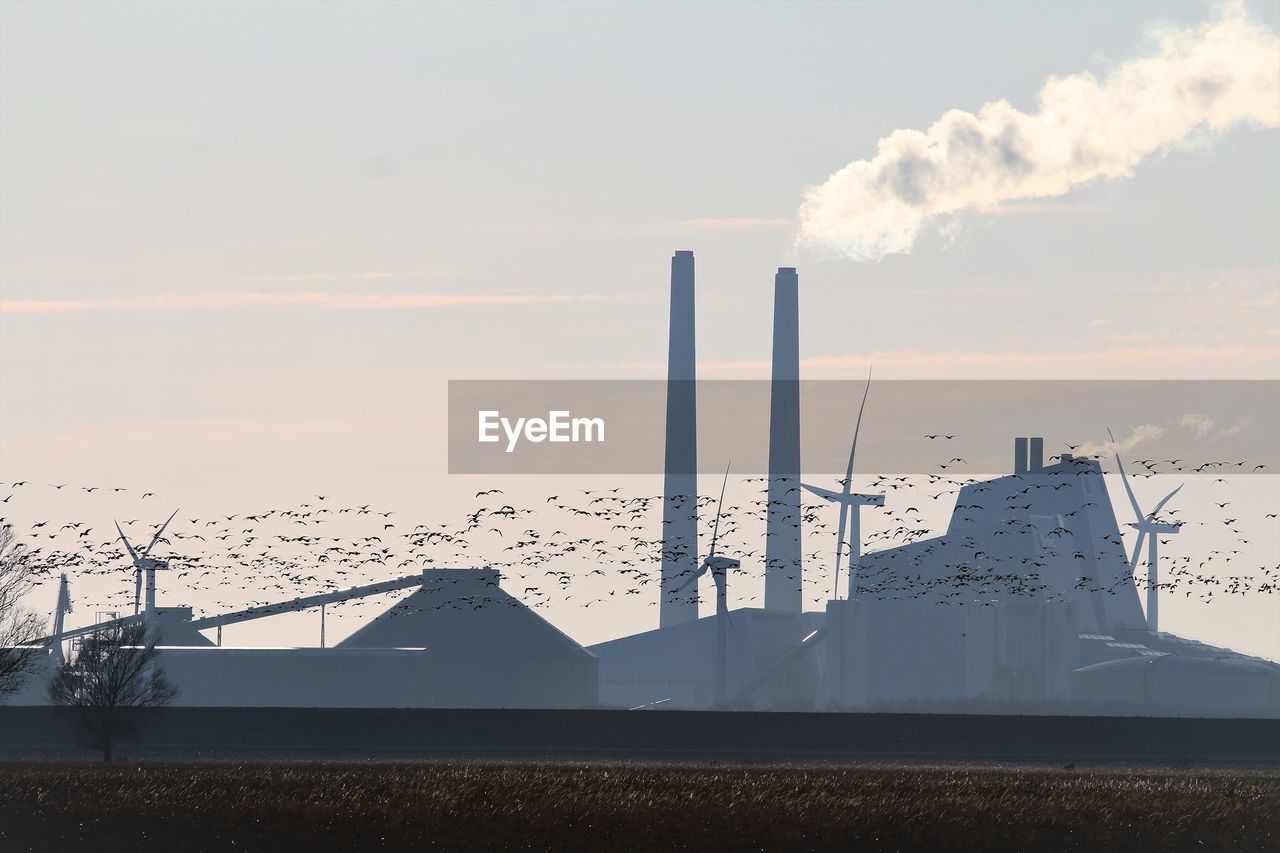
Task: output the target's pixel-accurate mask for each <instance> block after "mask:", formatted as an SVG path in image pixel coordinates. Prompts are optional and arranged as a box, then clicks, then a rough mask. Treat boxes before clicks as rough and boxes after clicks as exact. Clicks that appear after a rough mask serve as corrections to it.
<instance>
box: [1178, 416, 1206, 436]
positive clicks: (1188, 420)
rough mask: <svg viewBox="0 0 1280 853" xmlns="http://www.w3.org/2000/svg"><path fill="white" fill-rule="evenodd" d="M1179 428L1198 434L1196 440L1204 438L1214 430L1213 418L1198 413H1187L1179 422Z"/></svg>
mask: <svg viewBox="0 0 1280 853" xmlns="http://www.w3.org/2000/svg"><path fill="white" fill-rule="evenodd" d="M1178 426H1180V427H1185V428H1186V429H1189V430H1191V431H1192V432H1194V433H1195V434H1196V438H1203V437H1204V436H1206V435H1208V434H1209V431H1210V430H1212V429H1213V418H1211V417H1209V416H1208V415H1202V414H1199V413H1198V412H1187V414H1185V415H1183V416H1182V419H1181V420H1180V421H1178Z"/></svg>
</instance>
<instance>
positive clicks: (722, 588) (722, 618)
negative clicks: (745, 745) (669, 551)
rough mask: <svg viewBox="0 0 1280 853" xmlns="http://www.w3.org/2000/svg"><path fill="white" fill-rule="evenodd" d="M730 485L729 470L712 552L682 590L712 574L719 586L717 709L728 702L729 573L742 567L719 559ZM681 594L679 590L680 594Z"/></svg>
mask: <svg viewBox="0 0 1280 853" xmlns="http://www.w3.org/2000/svg"><path fill="white" fill-rule="evenodd" d="M727 485H729V469H728V467H726V468H725V469H724V483H722V484H721V486H720V504H719V506H717V507H716V521H715V526H714V527H712V531H711V550H710V551H709V552H708V554H707V556H706V558H705V559H703V561H702V564H701V565H700V566H698V569H697V571H695V572H694V573H693V574H692V575H690V576H689V577H688V578H686V579H685V581H684V583H683V584H681V585H680V590H683V589H684V588H685V587H687V586H689V585H690V584H695V583H697V580H698V578H700V577H702V576H703V575H705V574H707V573H708V572H710V573H711V579H712V580H713V581H715V585H716V705H715V706H716V707H717V708H723V707H725V705H726V704H727V702H728V697H729V694H728V683H727V682H728V668H729V667H728V641H729V637H728V627H729V624H728V623H729V589H728V585H729V571H730V570H731V569H736V568H738V567H739V566H741V565H742V562H741V561H740V560H735V559H733V558H732V557H718V556H716V540H717V539H718V538H719V536H720V513H721V512H722V511H723V510H724V490H725V486H727ZM680 590H677V592H679V591H680Z"/></svg>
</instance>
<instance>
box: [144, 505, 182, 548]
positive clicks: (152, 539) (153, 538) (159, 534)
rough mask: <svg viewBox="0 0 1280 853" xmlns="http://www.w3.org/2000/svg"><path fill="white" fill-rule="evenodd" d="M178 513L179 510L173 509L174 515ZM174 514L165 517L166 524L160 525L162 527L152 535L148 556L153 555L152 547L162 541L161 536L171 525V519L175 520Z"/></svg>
mask: <svg viewBox="0 0 1280 853" xmlns="http://www.w3.org/2000/svg"><path fill="white" fill-rule="evenodd" d="M177 514H178V511H177V510H176V509H175V510H174V511H173V515H177ZM173 515H171V516H169V517H168V518H167V519H165V522H164V524H162V525H160V529H159V530H157V531H156V535H155V536H152V537H151V544H150V545H148V546H147V556H148V557H150V556H151V549H152V548H154V547H155V546H156V542H158V541H160V537H161V536H163V535H164V529H165V528H166V527H168V526H169V522H170V521H173Z"/></svg>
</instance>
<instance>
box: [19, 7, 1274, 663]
mask: <svg viewBox="0 0 1280 853" xmlns="http://www.w3.org/2000/svg"><path fill="white" fill-rule="evenodd" d="M1245 8H1247V10H1248V13H1249V15H1251V16H1252V18H1253V19H1254V20H1255V21H1257V22H1259V23H1260V25H1262V26H1265V27H1269V28H1271V29H1272V30H1274V29H1276V28H1277V27H1280V4H1277V3H1275V2H1268V3H1259V2H1252V3H1249V4H1247V5H1246V7H1245ZM1215 9H1216V7H1215V6H1213V5H1211V4H1207V3H1203V2H1172V3H1171V2H1161V3H1155V2H1128V3H1123V4H1116V3H1109V2H1078V3H1070V4H1066V3H1062V4H1049V3H1015V2H1009V3H995V2H991V3H977V4H963V5H961V4H951V3H924V2H910V3H877V2H863V3H848V4H835V3H753V4H740V5H732V6H731V5H728V4H719V3H681V4H675V3H662V4H639V3H601V4H587V3H568V4H552V3H533V4H503V3H482V4H449V3H416V4H411V3H361V4H355V3H341V2H333V3H324V4H312V3H287V2H277V3H270V4H250V3H182V2H171V3H164V4H158V3H116V2H95V3H83V4H75V3H24V2H17V0H9V2H6V3H4V4H3V5H0V23H2V26H0V481H3V482H5V483H11V482H13V481H17V480H23V479H26V480H30V481H31V482H32V483H33V484H35V486H39V489H36V488H35V487H34V486H33V487H32V490H31V491H28V492H23V493H22V494H21V496H20V498H15V499H14V501H12V502H10V503H7V504H5V512H4V514H5V515H6V516H7V517H8V518H10V519H11V520H12V522H13V523H14V524H15V525H17V526H18V527H19V529H21V527H22V526H24V525H26V524H29V523H30V522H31V521H32V520H34V519H37V518H44V517H53V518H58V519H64V518H65V519H75V518H81V517H83V518H85V519H87V520H89V521H91V522H92V523H93V526H94V527H96V528H98V529H99V530H105V529H106V528H108V527H109V526H110V522H111V519H112V518H115V517H121V518H134V517H138V516H140V515H143V514H146V517H147V518H148V519H149V518H151V517H152V516H155V518H154V521H155V522H158V521H159V520H161V519H162V518H163V516H165V515H167V514H168V511H171V510H170V509H169V508H171V507H177V506H182V507H183V508H184V514H187V513H190V514H191V515H193V516H204V515H208V516H212V515H229V514H233V513H242V512H250V511H253V510H254V509H260V508H265V507H270V506H285V505H289V506H296V505H297V504H298V503H300V502H305V501H308V500H310V499H312V498H313V496H314V495H316V494H326V495H333V496H334V500H341V501H346V502H348V503H351V504H366V503H373V504H376V505H378V506H380V507H385V508H386V509H387V510H389V511H390V510H394V511H396V512H398V513H400V514H401V515H402V516H403V517H405V518H411V519H414V520H416V519H423V520H426V521H432V522H434V521H436V520H443V519H456V518H458V517H459V515H460V514H461V513H462V509H461V508H462V507H463V506H464V505H468V502H472V495H473V494H474V493H475V492H476V491H478V490H480V489H482V488H489V487H495V486H496V487H501V488H504V489H505V490H507V491H508V492H509V493H510V494H512V495H515V494H523V495H525V496H527V497H528V498H529V499H530V500H531V501H536V500H537V498H538V496H541V495H547V494H554V493H558V492H559V491H561V490H567V489H572V488H576V487H577V486H578V485H579V484H576V483H571V482H566V481H565V479H564V478H545V479H541V480H536V481H533V480H530V479H528V478H524V479H521V478H519V477H513V478H511V479H510V481H509V482H507V481H504V482H499V483H494V482H491V481H489V480H487V479H485V480H483V481H481V480H478V479H477V478H470V477H450V476H449V475H448V474H447V471H446V446H445V433H444V426H445V422H446V416H445V409H444V406H445V389H446V383H447V381H448V380H450V379H550V378H554V379H573V378H605V379H612V378H617V379H629V378H659V377H661V376H662V375H663V374H664V372H665V356H666V345H667V342H666V309H667V284H668V282H667V276H668V271H669V262H670V257H671V253H672V251H674V250H676V249H692V250H694V251H695V252H696V256H697V265H698V310H699V319H698V345H699V364H700V370H701V375H703V376H706V377H708V378H711V377H715V378H760V377H763V376H767V375H768V359H769V352H770V328H771V313H770V312H771V294H772V282H773V273H774V270H775V269H776V268H777V267H778V266H780V265H786V266H796V267H797V268H798V270H799V275H800V283H801V317H800V323H801V333H802V339H801V357H802V371H803V372H802V375H803V376H804V377H806V378H839V379H849V378H858V377H861V376H864V375H865V372H866V370H867V368H868V367H870V366H874V368H875V371H876V376H877V377H878V378H883V379H886V380H888V379H907V378H911V379H918V378H948V379H972V378H983V379H992V378H995V379H999V378H1021V379H1046V380H1048V379H1080V378H1089V379H1108V378H1142V379H1242V378H1250V379H1259V378H1260V379H1273V380H1274V379H1280V159H1278V158H1277V157H1276V155H1275V151H1276V150H1277V142H1278V141H1280V139H1278V137H1277V131H1276V130H1275V128H1274V127H1270V128H1267V127H1257V126H1249V125H1248V124H1241V125H1238V126H1233V127H1231V128H1228V129H1226V130H1224V131H1223V132H1221V133H1194V134H1192V135H1190V136H1189V137H1187V138H1185V139H1181V140H1179V141H1178V142H1177V144H1173V145H1169V146H1166V147H1162V148H1161V149H1160V150H1158V151H1157V152H1155V153H1154V154H1152V155H1151V156H1149V157H1147V158H1145V159H1144V160H1143V161H1142V162H1141V163H1140V164H1139V165H1138V166H1137V167H1136V168H1134V169H1133V170H1132V175H1131V176H1129V177H1120V178H1101V179H1097V180H1093V181H1088V182H1084V183H1082V184H1080V185H1078V186H1074V187H1073V188H1071V189H1070V190H1069V191H1067V192H1066V193H1064V194H1062V195H1059V196H1056V197H1052V198H1044V199H1035V200H1030V201H1025V202H1020V203H1017V204H1009V205H1004V206H1001V207H999V208H995V209H988V210H983V211H972V212H966V213H962V214H961V215H959V216H958V217H956V218H955V219H953V220H951V221H949V222H948V223H947V227H945V228H942V229H933V230H929V231H926V233H924V234H922V235H921V236H920V238H919V239H918V240H917V241H916V242H915V243H914V246H913V248H912V251H910V252H909V253H898V254H889V255H886V256H884V257H882V258H880V259H879V260H873V261H863V262H859V261H856V260H854V259H852V258H849V257H845V256H843V255H841V254H840V253H838V252H834V253H833V252H831V251H823V250H822V249H821V248H814V247H810V246H801V247H799V248H798V247H797V245H798V244H797V239H796V238H797V233H798V227H799V219H798V214H797V211H798V210H799V209H800V207H801V204H802V201H803V199H804V197H805V192H806V190H809V189H811V188H813V187H817V186H820V185H822V184H823V182H824V181H826V180H827V179H828V177H829V176H831V175H832V174H833V173H835V172H837V171H838V170H840V169H842V168H843V167H845V166H846V165H848V164H849V163H851V162H854V161H857V160H861V159H866V158H870V157H872V156H874V155H875V154H876V151H877V143H878V141H879V140H881V139H883V138H884V137H886V136H888V135H889V134H891V133H892V132H893V131H895V130H898V129H924V128H928V127H929V126H930V125H932V124H933V123H934V122H935V121H937V120H938V119H939V117H940V116H943V115H944V114H946V113H947V111H948V110H953V109H958V110H965V111H970V112H974V111H977V110H979V109H980V108H981V107H982V105H983V104H986V103H988V102H991V101H996V100H1000V99H1005V100H1007V101H1008V102H1009V103H1010V104H1011V105H1013V106H1014V107H1016V108H1018V109H1020V110H1023V111H1026V112H1033V111H1034V110H1035V108H1036V97H1037V93H1038V92H1039V91H1040V90H1041V87H1042V86H1043V85H1044V83H1045V81H1046V80H1047V79H1049V78H1050V77H1054V76H1058V77H1061V76H1065V75H1072V74H1078V73H1081V72H1092V73H1093V74H1095V75H1097V76H1098V77H1105V76H1106V75H1107V74H1108V73H1109V72H1110V71H1112V70H1114V69H1116V68H1117V67H1119V66H1120V65H1122V64H1123V63H1124V62H1125V61H1126V60H1127V59H1129V58H1131V57H1133V56H1135V55H1141V54H1142V53H1143V52H1144V51H1145V50H1147V49H1148V47H1149V46H1146V43H1145V42H1144V33H1147V32H1150V31H1151V28H1152V27H1158V26H1166V27H1167V26H1175V27H1176V26H1182V27H1187V26H1194V25H1196V24H1197V23H1198V22H1201V21H1205V20H1209V19H1211V18H1213V16H1214V15H1215V14H1216V12H1215ZM1277 74H1280V70H1278V71H1277ZM1104 431H1105V427H1104V425H1099V429H1098V434H1097V435H1090V436H1076V435H1072V436H1056V435H1054V434H1053V425H1052V424H1046V425H1045V426H1044V428H1043V432H1044V434H1045V435H1046V440H1047V442H1048V443H1049V444H1050V445H1051V446H1057V445H1058V444H1059V443H1061V442H1064V441H1071V442H1072V443H1074V442H1075V441H1078V440H1101V439H1102V438H1103V437H1104V436H1103V433H1104ZM993 473H1000V472H993ZM54 483H73V484H86V485H93V484H100V485H104V486H120V487H125V488H127V489H129V491H127V492H123V493H111V494H103V493H101V492H98V493H92V494H82V495H71V494H68V492H67V491H66V490H52V489H51V488H50V487H49V486H48V484H54ZM610 485H613V484H612V483H610ZM626 485H628V486H629V487H630V488H633V489H635V490H636V491H637V493H641V494H646V493H654V492H656V491H657V490H658V489H659V488H660V486H659V484H658V478H657V477H653V478H648V479H644V478H638V479H635V480H634V481H631V482H628V483H627V484H626ZM712 485H714V484H709V483H708V484H704V489H706V490H711V487H712ZM1163 485H1164V484H1163V483H1157V482H1152V483H1150V484H1143V487H1144V488H1148V490H1149V491H1150V493H1151V494H1152V495H1154V496H1157V497H1158V495H1157V494H1156V493H1157V492H1158V493H1159V494H1163V493H1165V492H1167V491H1168V489H1163V491H1161V487H1162V486H1163ZM1172 485H1176V483H1175V484H1172ZM1172 485H1169V488H1172ZM581 487H582V488H593V487H594V486H593V485H592V484H587V485H584V486H581ZM3 488H4V487H0V491H2V490H3ZM1231 488H1232V489H1233V491H1234V493H1235V494H1237V495H1240V496H1243V497H1242V498H1240V502H1241V503H1245V502H1247V503H1248V505H1249V506H1250V507H1254V508H1255V509H1254V514H1255V515H1257V516H1258V517H1259V519H1262V517H1263V515H1264V514H1265V512H1272V511H1274V510H1275V509H1276V508H1277V506H1280V483H1278V482H1277V477H1275V476H1256V477H1252V478H1247V481H1246V480H1245V478H1241V482H1240V483H1233V484H1232V487H1231ZM146 491H153V492H155V493H157V496H156V497H155V498H152V499H149V500H148V501H147V502H146V503H145V504H144V503H142V501H141V498H140V494H141V493H143V492H146ZM1186 491H1187V494H1186V496H1185V499H1186V501H1187V506H1188V509H1189V511H1192V512H1194V511H1195V509H1196V508H1203V509H1204V510H1205V512H1206V516H1205V517H1206V518H1207V517H1208V516H1207V512H1208V510H1209V509H1210V508H1211V507H1212V503H1211V501H1210V498H1212V497H1214V495H1213V494H1211V490H1209V489H1208V485H1207V484H1204V483H1199V482H1198V481H1197V483H1193V485H1191V486H1189V487H1188V489H1187V490H1186ZM1193 493H1194V494H1193ZM1219 497H1220V495H1219ZM1246 499H1247V501H1246ZM161 501H162V502H163V507H164V508H163V509H160V508H157V506H156V503H157V502H161ZM945 518H946V515H945V513H942V514H941V515H938V516H937V518H936V519H935V524H937V525H941V524H943V523H944V522H945ZM1122 520H1123V519H1122ZM1255 528H1256V529H1251V532H1252V534H1253V535H1252V537H1251V538H1252V540H1253V541H1252V543H1251V544H1252V548H1253V549H1255V550H1254V551H1253V553H1252V554H1251V555H1250V556H1252V557H1254V558H1255V559H1254V561H1253V562H1254V563H1257V564H1263V565H1277V564H1280V535H1278V534H1277V530H1276V527H1275V523H1274V520H1272V522H1271V526H1267V524H1266V523H1264V521H1262V520H1259V521H1258V522H1257V524H1256V525H1255ZM1183 538H1184V539H1185V540H1188V544H1187V545H1185V546H1183V547H1184V548H1186V549H1187V550H1186V551H1185V554H1186V555H1191V554H1197V553H1200V552H1201V551H1205V550H1208V549H1211V548H1212V547H1213V544H1212V538H1211V537H1209V536H1208V535H1207V534H1206V535H1205V536H1204V537H1201V541H1199V542H1198V543H1197V542H1192V541H1191V540H1193V539H1195V537H1193V536H1184V537H1183ZM1170 547H1171V548H1174V549H1175V550H1173V551H1170V552H1169V553H1176V546H1170ZM1197 549H1199V551H1198V550H1197ZM380 577H381V576H380V575H379V576H371V577H370V578H369V580H377V579H380ZM75 583H76V585H77V586H76V588H77V590H79V592H78V593H77V595H78V597H79V599H80V600H81V601H82V602H84V605H85V608H84V609H82V611H81V613H80V615H81V616H82V618H86V619H87V618H88V617H87V615H86V612H85V611H86V610H87V609H88V608H90V607H92V606H93V604H92V602H94V601H97V600H105V599H106V597H108V596H109V595H111V594H118V593H119V592H120V591H122V590H125V589H126V588H128V587H131V577H130V573H129V572H128V571H127V569H126V568H124V567H123V564H122V568H121V570H120V572H119V574H118V576H100V577H89V578H84V579H81V580H80V581H76V582H75ZM749 589H750V587H749V585H748V587H746V588H744V594H745V593H746V592H747V591H749ZM307 591H310V590H305V589H304V590H300V591H299V592H307ZM246 595H247V593H246ZM39 596H43V597H42V598H40V599H39V602H43V601H44V600H46V599H47V601H48V603H44V604H41V606H42V607H43V609H45V610H48V608H49V606H51V602H52V599H53V593H52V591H50V590H49V589H48V588H44V589H42V590H39V591H37V597H39ZM167 596H172V597H171V598H168V597H167ZM812 598H813V603H812V604H811V606H813V607H818V606H820V605H819V602H820V600H821V590H818V589H815V590H814V591H813V594H812ZM160 600H161V603H162V604H163V603H166V601H182V602H184V603H189V604H193V605H195V606H197V607H198V608H201V607H208V608H211V609H217V607H218V606H219V604H220V603H221V600H218V601H215V600H212V599H209V598H202V594H201V593H198V592H188V593H187V594H184V593H183V592H182V591H177V590H165V589H163V588H162V592H161V596H160ZM39 602H36V603H39ZM598 610H599V609H598V608H597V611H598ZM655 610H656V609H655V608H653V607H648V608H645V607H644V606H643V605H642V604H641V603H640V602H629V603H628V605H627V606H626V607H621V606H619V607H618V608H617V609H615V610H614V611H612V612H610V613H609V614H607V615H599V614H598V612H588V611H586V610H584V609H583V608H581V607H578V606H576V605H572V604H568V603H564V604H563V605H551V606H549V607H547V608H546V609H545V610H544V611H543V613H544V615H546V616H548V618H550V619H551V620H552V621H553V622H555V623H556V624H557V625H558V626H559V627H561V628H562V629H563V630H565V631H567V632H568V633H570V634H571V635H573V636H575V637H576V638H578V639H579V640H581V641H583V642H594V641H598V640H602V639H606V638H609V637H613V636H618V635H619V634H622V633H627V632H630V631H634V630H640V629H643V628H647V627H652V625H651V623H655V624H656V612H655ZM363 612H365V613H367V612H369V611H367V610H366V611H363ZM1163 616H1164V620H1165V625H1166V627H1168V628H1169V629H1171V630H1175V631H1181V632H1183V633H1186V634H1188V635H1189V636H1195V637H1198V638H1201V639H1206V640H1211V641H1216V642H1220V643H1222V644H1229V645H1233V646H1234V647H1237V648H1240V649H1242V650H1246V651H1252V652H1255V653H1261V654H1266V655H1268V656H1270V657H1272V658H1280V627H1277V626H1278V625H1280V596H1276V595H1271V596H1262V597H1257V598H1255V599H1251V600H1248V601H1240V600H1235V601H1221V600H1219V601H1214V602H1210V603H1207V604H1204V605H1202V606H1200V605H1198V606H1193V605H1192V604H1191V603H1189V602H1185V603H1182V604H1181V605H1176V604H1173V603H1170V604H1169V605H1168V606H1167V607H1165V608H1164V613H1163ZM349 621H350V622H351V624H350V628H351V629H354V628H355V627H356V623H357V622H358V617H356V616H353V617H352V618H351V619H350V620H349ZM268 623H270V624H268ZM313 623H314V618H313V617H312V616H311V615H302V616H295V617H283V618H279V619H275V620H266V621H264V622H260V623H255V624H253V625H248V626H243V627H241V628H238V629H236V633H235V634H234V636H232V633H231V631H230V629H229V631H228V637H229V639H230V641H233V642H237V643H244V644H252V643H285V644H291V643H295V642H296V643H304V642H308V643H309V642H313V641H314V639H313ZM345 630H346V629H345V628H344V629H343V631H345ZM332 633H333V632H332V630H331V635H332ZM340 633H341V632H340Z"/></svg>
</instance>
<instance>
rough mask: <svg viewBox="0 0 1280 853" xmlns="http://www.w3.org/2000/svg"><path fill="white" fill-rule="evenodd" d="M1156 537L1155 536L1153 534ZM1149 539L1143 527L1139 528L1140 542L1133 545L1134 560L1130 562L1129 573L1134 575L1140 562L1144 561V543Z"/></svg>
mask: <svg viewBox="0 0 1280 853" xmlns="http://www.w3.org/2000/svg"><path fill="white" fill-rule="evenodd" d="M1152 535H1154V534H1152ZM1146 538H1147V530H1146V528H1145V527H1143V526H1142V525H1139V526H1138V541H1137V542H1135V543H1134V545H1133V559H1131V560H1129V573H1130V574H1132V573H1133V572H1134V570H1135V569H1137V568H1138V560H1140V559H1142V542H1143V540H1144V539H1146Z"/></svg>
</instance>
